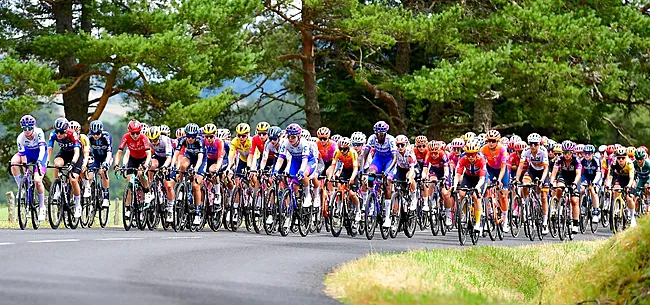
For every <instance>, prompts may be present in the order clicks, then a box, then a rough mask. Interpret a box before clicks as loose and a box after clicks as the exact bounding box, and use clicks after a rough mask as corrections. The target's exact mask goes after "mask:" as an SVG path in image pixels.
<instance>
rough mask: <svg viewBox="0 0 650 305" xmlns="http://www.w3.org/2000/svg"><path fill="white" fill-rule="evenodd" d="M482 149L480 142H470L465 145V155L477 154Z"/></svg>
mask: <svg viewBox="0 0 650 305" xmlns="http://www.w3.org/2000/svg"><path fill="white" fill-rule="evenodd" d="M479 149H481V146H480V145H479V143H478V141H469V142H467V144H465V153H470V154H471V153H477V152H478V151H479Z"/></svg>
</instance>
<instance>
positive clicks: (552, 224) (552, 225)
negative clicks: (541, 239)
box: [548, 196, 559, 238]
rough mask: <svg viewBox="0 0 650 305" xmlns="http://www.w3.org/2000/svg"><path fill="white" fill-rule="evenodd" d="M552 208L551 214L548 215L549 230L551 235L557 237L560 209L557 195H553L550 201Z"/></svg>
mask: <svg viewBox="0 0 650 305" xmlns="http://www.w3.org/2000/svg"><path fill="white" fill-rule="evenodd" d="M548 204H549V206H550V207H551V208H550V211H551V212H549V215H548V232H549V234H551V237H553V238H556V237H557V236H558V211H559V204H558V201H557V198H555V196H552V197H551V199H550V202H549V203H548ZM553 210H555V213H552V211H553Z"/></svg>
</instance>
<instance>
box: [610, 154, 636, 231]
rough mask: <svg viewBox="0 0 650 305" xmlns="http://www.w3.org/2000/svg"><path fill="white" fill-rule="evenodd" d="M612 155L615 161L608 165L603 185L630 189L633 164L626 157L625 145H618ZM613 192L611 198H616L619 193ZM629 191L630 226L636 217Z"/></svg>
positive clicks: (633, 224) (632, 177) (632, 180)
mask: <svg viewBox="0 0 650 305" xmlns="http://www.w3.org/2000/svg"><path fill="white" fill-rule="evenodd" d="M614 155H615V156H616V159H615V160H616V161H615V162H614V163H612V164H611V165H610V168H609V174H608V175H607V181H606V182H605V187H610V186H611V185H612V184H614V185H619V186H621V187H624V188H626V189H627V190H631V189H632V185H633V183H634V165H632V164H631V162H630V161H629V160H628V158H627V149H626V148H625V147H619V148H617V149H616V151H615V152H614ZM613 193H614V195H613V197H612V198H616V197H617V196H618V195H619V193H618V192H617V191H615V192H613ZM631 193H632V192H630V191H628V192H627V198H626V202H627V212H628V215H629V216H630V227H636V219H635V217H634V210H635V204H634V200H633V198H632V194H631Z"/></svg>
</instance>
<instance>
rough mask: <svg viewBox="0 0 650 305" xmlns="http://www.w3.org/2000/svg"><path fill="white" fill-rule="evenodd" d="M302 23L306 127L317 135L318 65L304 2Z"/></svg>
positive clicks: (308, 10)
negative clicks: (307, 26)
mask: <svg viewBox="0 0 650 305" xmlns="http://www.w3.org/2000/svg"><path fill="white" fill-rule="evenodd" d="M302 22H303V25H305V27H303V28H302V29H301V30H300V34H301V40H302V55H304V59H303V60H302V66H303V70H304V71H303V73H302V77H303V82H304V88H303V90H304V94H305V107H304V109H305V118H306V120H307V124H305V127H306V128H307V130H309V131H310V132H311V133H312V134H316V130H317V129H318V128H320V126H321V120H320V106H319V105H318V84H317V83H316V63H315V59H314V35H313V34H312V32H311V30H310V29H307V28H306V25H310V24H311V23H312V20H311V9H310V8H309V7H307V6H306V5H305V4H304V2H303V6H302Z"/></svg>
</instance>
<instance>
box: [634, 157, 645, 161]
mask: <svg viewBox="0 0 650 305" xmlns="http://www.w3.org/2000/svg"><path fill="white" fill-rule="evenodd" d="M635 159H636V160H637V161H644V160H645V159H644V158H635Z"/></svg>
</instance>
